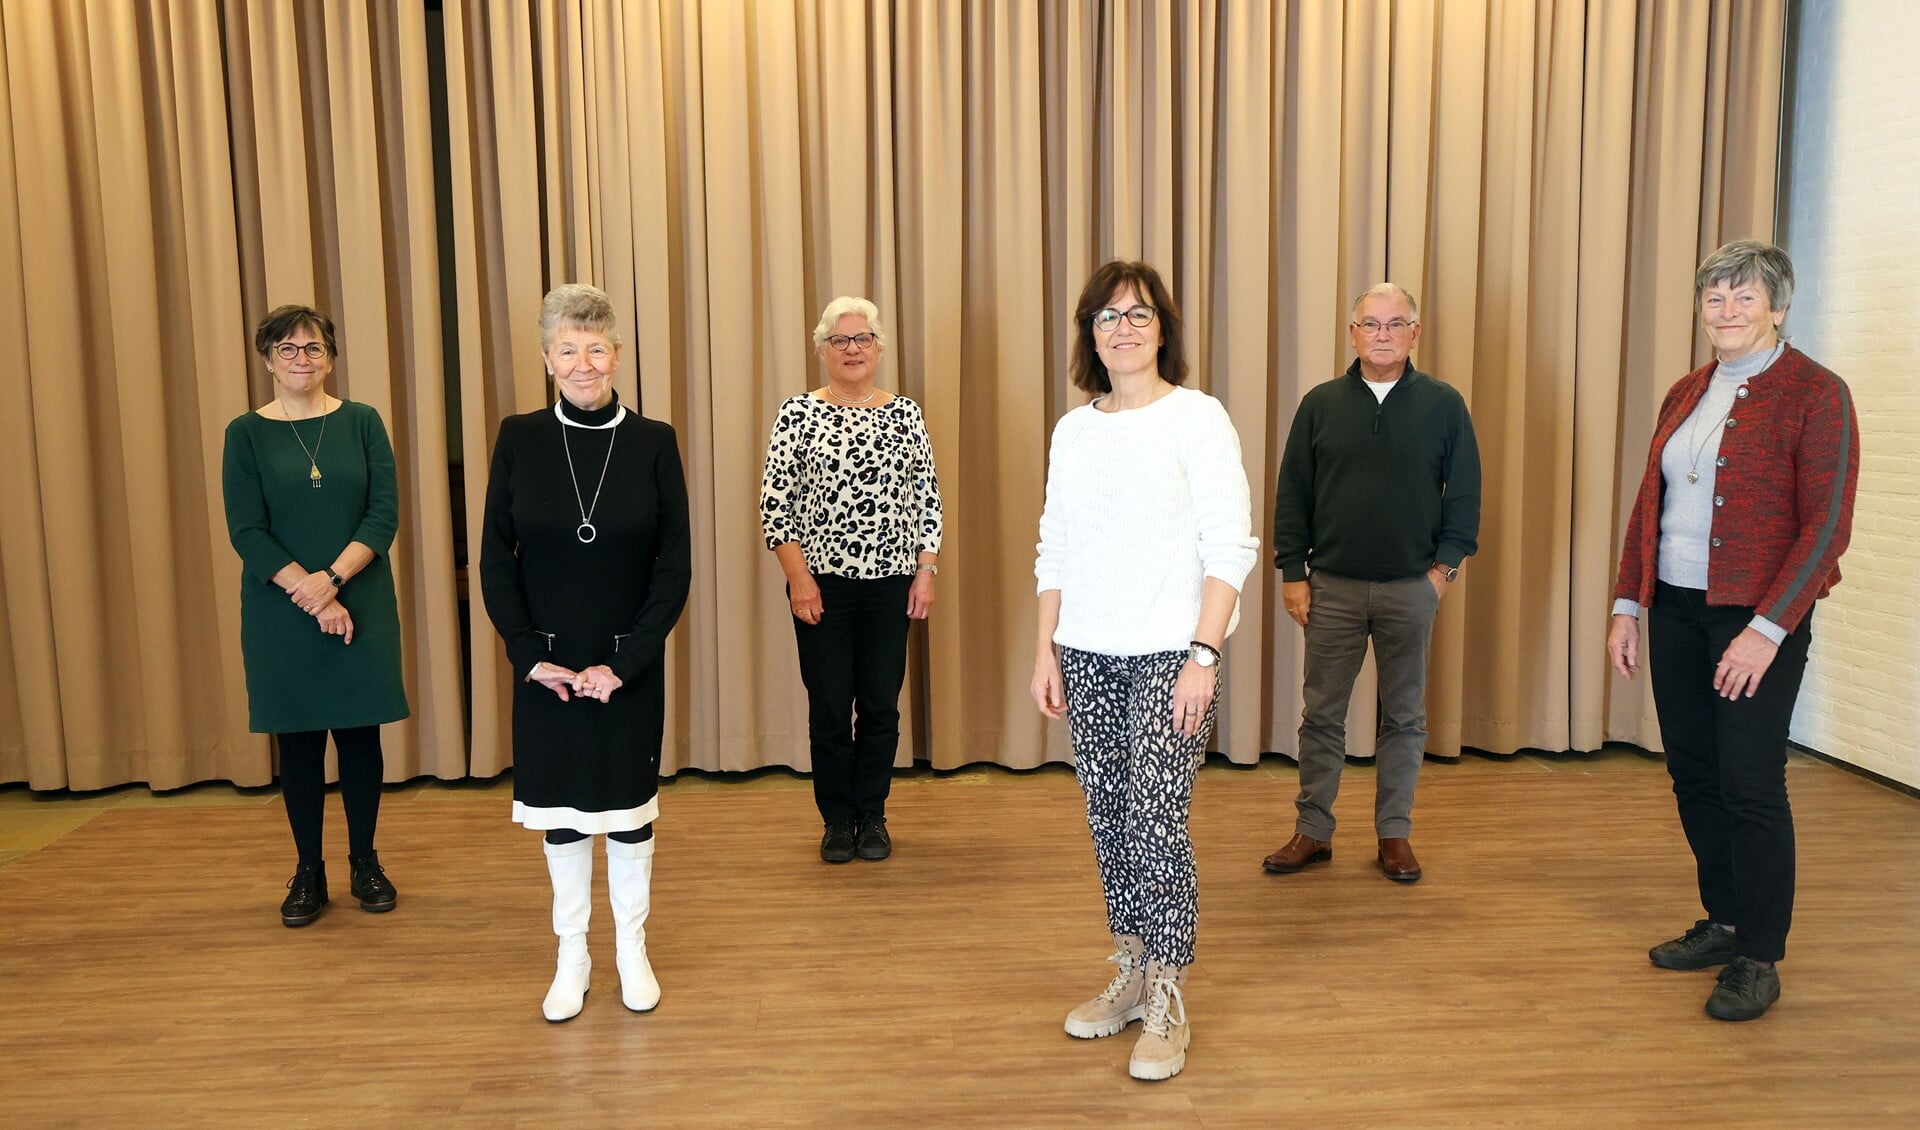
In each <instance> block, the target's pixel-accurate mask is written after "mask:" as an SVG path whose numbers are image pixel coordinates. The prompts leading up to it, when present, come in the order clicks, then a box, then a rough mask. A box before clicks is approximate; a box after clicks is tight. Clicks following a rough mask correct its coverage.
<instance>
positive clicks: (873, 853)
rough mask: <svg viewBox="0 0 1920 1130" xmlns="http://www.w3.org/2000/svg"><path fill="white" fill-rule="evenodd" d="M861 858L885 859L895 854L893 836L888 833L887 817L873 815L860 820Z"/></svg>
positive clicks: (859, 849)
mask: <svg viewBox="0 0 1920 1130" xmlns="http://www.w3.org/2000/svg"><path fill="white" fill-rule="evenodd" d="M858 851H859V853H860V858H861V859H885V858H886V857H888V856H890V855H892V854H893V837H891V836H889V835H887V818H886V817H884V816H873V817H869V818H867V819H866V820H862V821H861V822H860V846H859V848H858Z"/></svg>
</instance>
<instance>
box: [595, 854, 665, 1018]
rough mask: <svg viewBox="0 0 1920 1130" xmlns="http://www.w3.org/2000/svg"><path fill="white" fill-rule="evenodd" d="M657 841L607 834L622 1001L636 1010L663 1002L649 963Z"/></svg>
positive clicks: (609, 889) (609, 893)
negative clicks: (628, 841)
mask: <svg viewBox="0 0 1920 1130" xmlns="http://www.w3.org/2000/svg"><path fill="white" fill-rule="evenodd" d="M652 888H653V841H652V840H642V841H641V842H639V843H637V844H623V843H621V842H620V841H619V840H616V839H614V838H612V837H611V836H609V837H608V838H607V901H608V902H609V903H611V904H613V931H614V934H613V936H614V955H615V956H614V960H615V963H616V964H617V965H618V966H619V968H620V1001H621V1003H622V1004H624V1005H626V1006H627V1007H628V1008H630V1009H632V1010H633V1011H635V1012H651V1011H652V1010H653V1006H655V1005H657V1004H659V1003H660V982H658V981H656V980H654V978H653V966H652V965H650V964H648V963H647V909H648V907H649V906H650V905H651V902H652Z"/></svg>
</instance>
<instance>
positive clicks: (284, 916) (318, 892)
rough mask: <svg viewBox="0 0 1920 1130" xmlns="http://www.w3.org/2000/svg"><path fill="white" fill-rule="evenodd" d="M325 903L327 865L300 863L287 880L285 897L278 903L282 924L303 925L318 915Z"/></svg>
mask: <svg viewBox="0 0 1920 1130" xmlns="http://www.w3.org/2000/svg"><path fill="white" fill-rule="evenodd" d="M326 905H327V865H326V864H324V863H302V864H301V865H300V866H298V867H296V868H294V869H293V878H291V879H288V880H287V898H286V901H285V902H282V903H281V904H280V924H281V925H282V926H305V925H306V924H307V923H309V922H312V921H313V920H314V919H316V918H318V917H320V910H321V908H322V907H324V906H326Z"/></svg>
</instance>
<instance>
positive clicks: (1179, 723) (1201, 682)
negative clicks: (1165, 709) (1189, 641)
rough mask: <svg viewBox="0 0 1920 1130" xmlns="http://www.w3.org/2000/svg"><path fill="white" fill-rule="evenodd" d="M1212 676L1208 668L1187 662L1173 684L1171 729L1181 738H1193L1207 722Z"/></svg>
mask: <svg viewBox="0 0 1920 1130" xmlns="http://www.w3.org/2000/svg"><path fill="white" fill-rule="evenodd" d="M1213 683H1214V674H1213V671H1212V670H1211V669H1210V668H1206V667H1202V666H1200V665H1199V664H1198V663H1195V662H1194V661H1193V660H1191V659H1189V660H1187V664H1186V666H1184V667H1182V668H1180V678H1179V679H1178V680H1176V681H1175V682H1174V684H1173V729H1174V732H1175V733H1177V734H1179V735H1180V736H1181V737H1183V738H1190V737H1193V736H1194V735H1195V734H1198V733H1199V732H1200V727H1201V725H1202V724H1203V723H1205V722H1206V720H1207V707H1208V706H1211V705H1212V704H1213Z"/></svg>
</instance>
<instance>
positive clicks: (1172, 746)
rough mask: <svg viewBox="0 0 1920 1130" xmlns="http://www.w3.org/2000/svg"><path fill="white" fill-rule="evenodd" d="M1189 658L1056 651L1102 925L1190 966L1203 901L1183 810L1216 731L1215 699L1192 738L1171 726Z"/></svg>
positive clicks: (1157, 955) (1168, 960)
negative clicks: (1102, 900)
mask: <svg viewBox="0 0 1920 1130" xmlns="http://www.w3.org/2000/svg"><path fill="white" fill-rule="evenodd" d="M1186 662H1187V653H1186V652H1185V651H1184V650H1183V651H1162V652H1157V653H1155V654H1153V655H1099V654H1096V653H1094V652H1088V651H1075V650H1074V649H1072V648H1069V647H1063V648H1061V649H1060V675H1061V678H1062V679H1063V680H1064V681H1065V682H1066V691H1067V724H1068V726H1069V728H1070V729H1071V730H1072V732H1073V753H1074V759H1073V761H1074V773H1075V774H1076V775H1077V776H1078V777H1079V778H1080V788H1081V789H1082V790H1083V791H1084V792H1085V793H1086V794H1087V828H1088V829H1089V830H1090V831H1091V832H1092V833H1093V854H1094V858H1095V859H1096V860H1097V861H1098V862H1099V864H1100V887H1101V891H1102V893H1104V894H1105V895H1106V899H1107V925H1108V927H1109V928H1110V929H1112V931H1113V932H1114V933H1116V934H1137V935H1139V936H1140V937H1141V938H1142V939H1143V940H1144V941H1145V942H1146V951H1147V957H1148V958H1149V959H1151V960H1153V961H1158V962H1162V963H1164V964H1167V965H1177V966H1182V967H1185V966H1188V965H1191V964H1193V936H1194V930H1195V928H1196V926H1197V924H1198V918H1199V906H1200V888H1199V884H1198V881H1197V880H1196V878H1195V876H1194V868H1193V840H1192V839H1191V838H1189V837H1188V835H1187V809H1188V808H1189V807H1190V806H1191V805H1192V803H1193V776H1194V773H1195V772H1197V771H1198V770H1199V768H1200V762H1201V760H1202V759H1204V758H1205V757H1206V752H1207V737H1208V735H1209V734H1210V733H1211V732H1212V731H1213V705H1212V704H1211V703H1209V704H1208V706H1207V717H1206V720H1205V721H1204V722H1203V723H1202V724H1201V727H1200V732H1199V733H1197V734H1195V735H1194V736H1193V737H1190V738H1189V737H1183V736H1182V735H1180V734H1179V733H1177V732H1175V730H1174V728H1173V684H1174V682H1175V680H1177V679H1178V678H1179V677H1180V669H1181V668H1182V667H1184V666H1185V665H1186ZM1216 678H1217V676H1216ZM1215 685H1216V688H1217V686H1218V684H1217V683H1216V684H1215Z"/></svg>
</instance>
